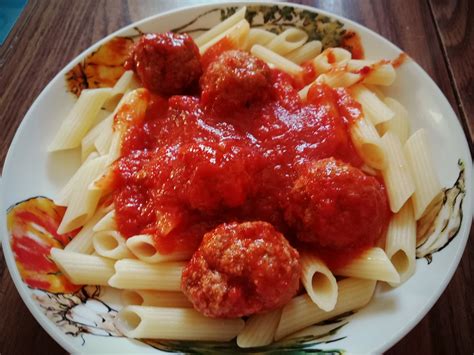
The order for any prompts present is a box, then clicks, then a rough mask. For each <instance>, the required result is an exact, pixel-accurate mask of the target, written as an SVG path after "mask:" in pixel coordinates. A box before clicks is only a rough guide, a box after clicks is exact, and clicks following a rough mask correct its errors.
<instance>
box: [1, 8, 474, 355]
mask: <svg viewBox="0 0 474 355" xmlns="http://www.w3.org/2000/svg"><path fill="white" fill-rule="evenodd" d="M205 2H211V1H199V0H181V1H171V0H166V1H154V0H137V1H132V0H130V1H126V0H108V1H104V0H100V1H97V0H81V1H73V2H72V1H68V0H50V1H39V0H31V1H30V2H29V3H28V5H27V6H26V8H25V10H24V11H23V13H22V15H21V17H20V18H19V20H18V22H17V23H16V25H15V27H14V28H13V30H12V32H11V33H10V35H9V37H8V38H7V40H6V41H5V43H4V44H3V46H2V47H1V48H0V127H1V129H0V167H1V166H3V161H4V159H5V155H6V152H7V149H8V146H9V144H10V142H11V140H12V138H13V135H14V133H15V131H16V129H17V127H18V125H19V123H20V122H21V120H22V118H23V116H24V115H25V113H26V111H27V110H28V108H29V107H30V106H31V104H32V103H33V101H34V100H35V98H36V97H37V96H38V95H39V93H40V92H41V90H43V88H44V87H45V86H46V84H47V83H48V82H49V81H50V80H51V79H52V78H53V77H54V76H55V75H56V73H57V72H58V71H59V70H60V69H61V68H62V67H63V66H64V65H66V64H67V63H68V62H69V61H70V60H71V59H73V58H74V57H76V56H77V55H78V54H79V53H80V52H82V51H83V50H84V49H86V48H87V47H89V46H90V45H92V44H93V43H94V42H96V41H97V40H99V39H101V38H102V37H104V36H105V35H107V34H109V33H111V32H113V31H115V30H117V29H119V28H121V27H123V26H125V25H128V24H129V23H131V22H133V21H137V20H140V19H142V18H144V17H147V16H149V15H152V14H156V13H159V12H163V11H166V10H169V9H173V8H177V7H181V6H187V5H191V4H196V3H205ZM214 2H216V3H219V2H221V1H214ZM296 2H302V3H305V4H309V5H312V6H315V7H318V8H321V9H324V10H328V11H331V12H333V13H336V14H340V15H342V16H345V17H347V18H349V19H352V20H355V21H357V22H359V23H360V24H362V25H365V26H367V27H368V28H370V29H373V30H374V31H376V32H378V33H380V34H381V35H382V36H384V37H385V38H387V39H389V40H390V41H392V42H393V43H395V44H396V45H398V46H399V47H400V48H402V49H403V50H404V51H406V52H407V53H408V54H409V55H410V56H411V57H412V58H413V59H415V60H416V61H417V62H418V63H419V64H420V65H421V66H422V67H423V68H424V69H425V70H426V72H427V73H428V74H429V75H430V76H431V77H432V78H433V79H434V81H435V82H436V83H437V84H438V86H439V87H440V88H441V90H442V91H443V92H444V94H445V95H446V97H447V98H448V100H449V102H450V103H451V105H452V107H453V108H454V110H455V112H456V114H457V115H458V117H459V118H460V121H461V122H462V125H463V127H464V130H465V132H466V135H467V136H468V137H470V139H469V140H470V144H471V151H472V141H473V137H474V83H473V75H474V69H473V65H474V64H473V63H474V55H473V53H474V21H472V17H473V16H474V3H473V2H472V1H470V0H460V1H456V0H452V1H442V0H417V1H411V0H404V1H402V0H399V1H390V0H384V1H376V0H373V1H369V0H358V1H355V0H354V1H348V0H328V1H324V0H321V1H317V0H314V1H296ZM468 188H469V187H468ZM470 188H472V187H470ZM472 260H474V230H472V229H471V238H470V241H469V242H468V244H467V247H466V251H465V253H464V256H463V259H462V261H461V264H460V266H459V268H458V269H457V272H456V273H455V275H454V277H453V279H452V281H451V283H450V284H449V286H448V288H447V290H446V291H445V292H444V294H443V295H442V296H441V298H440V299H439V301H438V302H437V303H436V305H435V306H434V307H433V309H432V310H431V311H430V312H429V314H428V315H427V316H426V317H425V318H424V319H423V320H422V321H421V322H420V323H419V324H418V325H417V326H416V327H415V329H413V330H412V331H411V332H410V333H409V334H408V335H407V336H406V337H405V338H404V339H403V340H401V341H400V342H399V343H398V344H396V345H395V346H394V347H393V348H392V349H391V350H390V351H389V352H388V353H389V354H405V353H415V354H427V353H439V354H448V353H456V354H472V353H473V352H474V319H473V318H474V296H473V292H474V282H473V277H474V264H473V262H472ZM0 279H1V284H0V305H1V307H2V310H1V312H0V354H2V355H7V354H50V355H52V354H63V353H64V350H62V349H61V348H60V347H59V345H57V344H56V343H55V342H54V341H53V340H52V338H50V337H49V336H48V335H47V334H46V333H45V331H44V330H43V329H42V328H41V327H40V326H39V325H38V323H37V322H36V321H35V320H34V318H33V317H32V315H31V314H30V313H29V311H28V310H27V308H26V307H25V305H24V304H23V302H22V301H21V299H20V297H19V295H18V293H17V291H16V289H15V287H14V285H13V282H12V280H11V278H10V275H9V273H8V272H7V269H6V265H5V262H4V260H3V254H1V253H0ZM374 336H377V334H374Z"/></svg>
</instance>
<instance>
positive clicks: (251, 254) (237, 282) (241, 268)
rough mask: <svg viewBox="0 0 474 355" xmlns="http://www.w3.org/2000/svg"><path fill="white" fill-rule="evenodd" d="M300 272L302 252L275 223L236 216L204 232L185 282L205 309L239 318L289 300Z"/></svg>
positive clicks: (201, 309) (199, 306) (196, 302)
mask: <svg viewBox="0 0 474 355" xmlns="http://www.w3.org/2000/svg"><path fill="white" fill-rule="evenodd" d="M300 273H301V266H300V262H299V255H298V252H297V251H296V250H295V249H293V248H292V247H291V246H290V244H289V243H288V241H287V240H286V239H285V237H284V236H283V235H282V234H281V233H279V232H277V231H276V230H275V228H273V226H272V225H271V224H269V223H266V222H245V223H240V224H239V223H236V222H233V223H227V224H222V225H220V226H219V227H217V228H216V229H214V230H213V231H211V232H209V233H207V234H205V235H204V239H203V241H202V243H201V245H200V246H199V248H198V250H197V251H196V252H195V253H194V255H193V257H192V259H191V260H190V261H189V263H188V265H187V266H186V267H185V269H184V271H183V275H182V279H181V288H182V290H183V292H184V293H185V294H186V296H187V297H188V298H189V300H190V301H191V302H192V303H193V305H194V308H196V309H197V310H198V311H199V312H201V313H203V314H204V315H206V316H208V317H215V318H235V317H242V316H248V315H251V314H254V313H260V312H266V311H270V310H274V309H277V308H279V307H281V306H283V305H284V304H286V303H287V302H288V301H289V300H290V299H291V298H292V297H293V296H294V295H295V294H296V292H297V290H298V287H299V278H300Z"/></svg>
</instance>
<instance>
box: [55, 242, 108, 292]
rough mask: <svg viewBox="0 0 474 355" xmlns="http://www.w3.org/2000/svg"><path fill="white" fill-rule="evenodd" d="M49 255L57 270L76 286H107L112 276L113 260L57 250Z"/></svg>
mask: <svg viewBox="0 0 474 355" xmlns="http://www.w3.org/2000/svg"><path fill="white" fill-rule="evenodd" d="M50 255H51V259H53V261H54V262H55V263H56V265H57V266H58V268H59V270H61V272H62V273H63V274H64V275H66V277H67V278H68V280H70V281H71V282H72V283H74V284H76V285H104V286H108V283H107V282H108V280H109V278H110V277H111V276H112V275H113V274H114V262H115V260H111V259H107V258H103V257H100V256H95V255H86V254H80V253H74V252H70V251H66V250H62V249H57V248H52V249H51V254H50Z"/></svg>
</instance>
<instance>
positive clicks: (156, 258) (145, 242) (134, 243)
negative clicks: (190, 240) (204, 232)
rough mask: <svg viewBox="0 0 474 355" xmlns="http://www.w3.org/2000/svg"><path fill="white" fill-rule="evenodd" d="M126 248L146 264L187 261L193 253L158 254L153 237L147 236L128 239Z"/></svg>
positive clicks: (188, 251) (186, 251)
mask: <svg viewBox="0 0 474 355" xmlns="http://www.w3.org/2000/svg"><path fill="white" fill-rule="evenodd" d="M127 247H128V249H129V250H130V251H131V252H132V253H133V254H134V255H135V256H136V257H137V258H138V259H140V260H143V261H146V262H147V263H161V262H164V261H181V260H189V259H190V258H191V256H192V255H193V252H194V251H193V250H185V251H178V252H172V253H167V254H163V253H160V252H159V251H158V250H157V249H156V247H155V243H154V241H153V237H152V236H151V235H148V234H140V235H135V236H133V237H130V238H128V239H127Z"/></svg>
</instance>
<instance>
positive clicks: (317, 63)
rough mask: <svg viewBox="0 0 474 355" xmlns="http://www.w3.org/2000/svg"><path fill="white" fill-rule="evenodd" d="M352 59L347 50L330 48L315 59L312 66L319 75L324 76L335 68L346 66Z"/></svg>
mask: <svg viewBox="0 0 474 355" xmlns="http://www.w3.org/2000/svg"><path fill="white" fill-rule="evenodd" d="M351 57H352V54H351V52H349V51H348V50H346V49H343V48H328V49H325V50H324V51H323V52H322V53H321V54H320V55H318V56H317V57H316V58H314V60H313V61H312V64H313V67H314V69H315V70H316V72H317V73H318V74H324V73H326V72H327V71H329V70H331V68H333V67H335V66H341V65H343V64H346V63H347V62H348V61H349V60H350V59H351Z"/></svg>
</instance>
